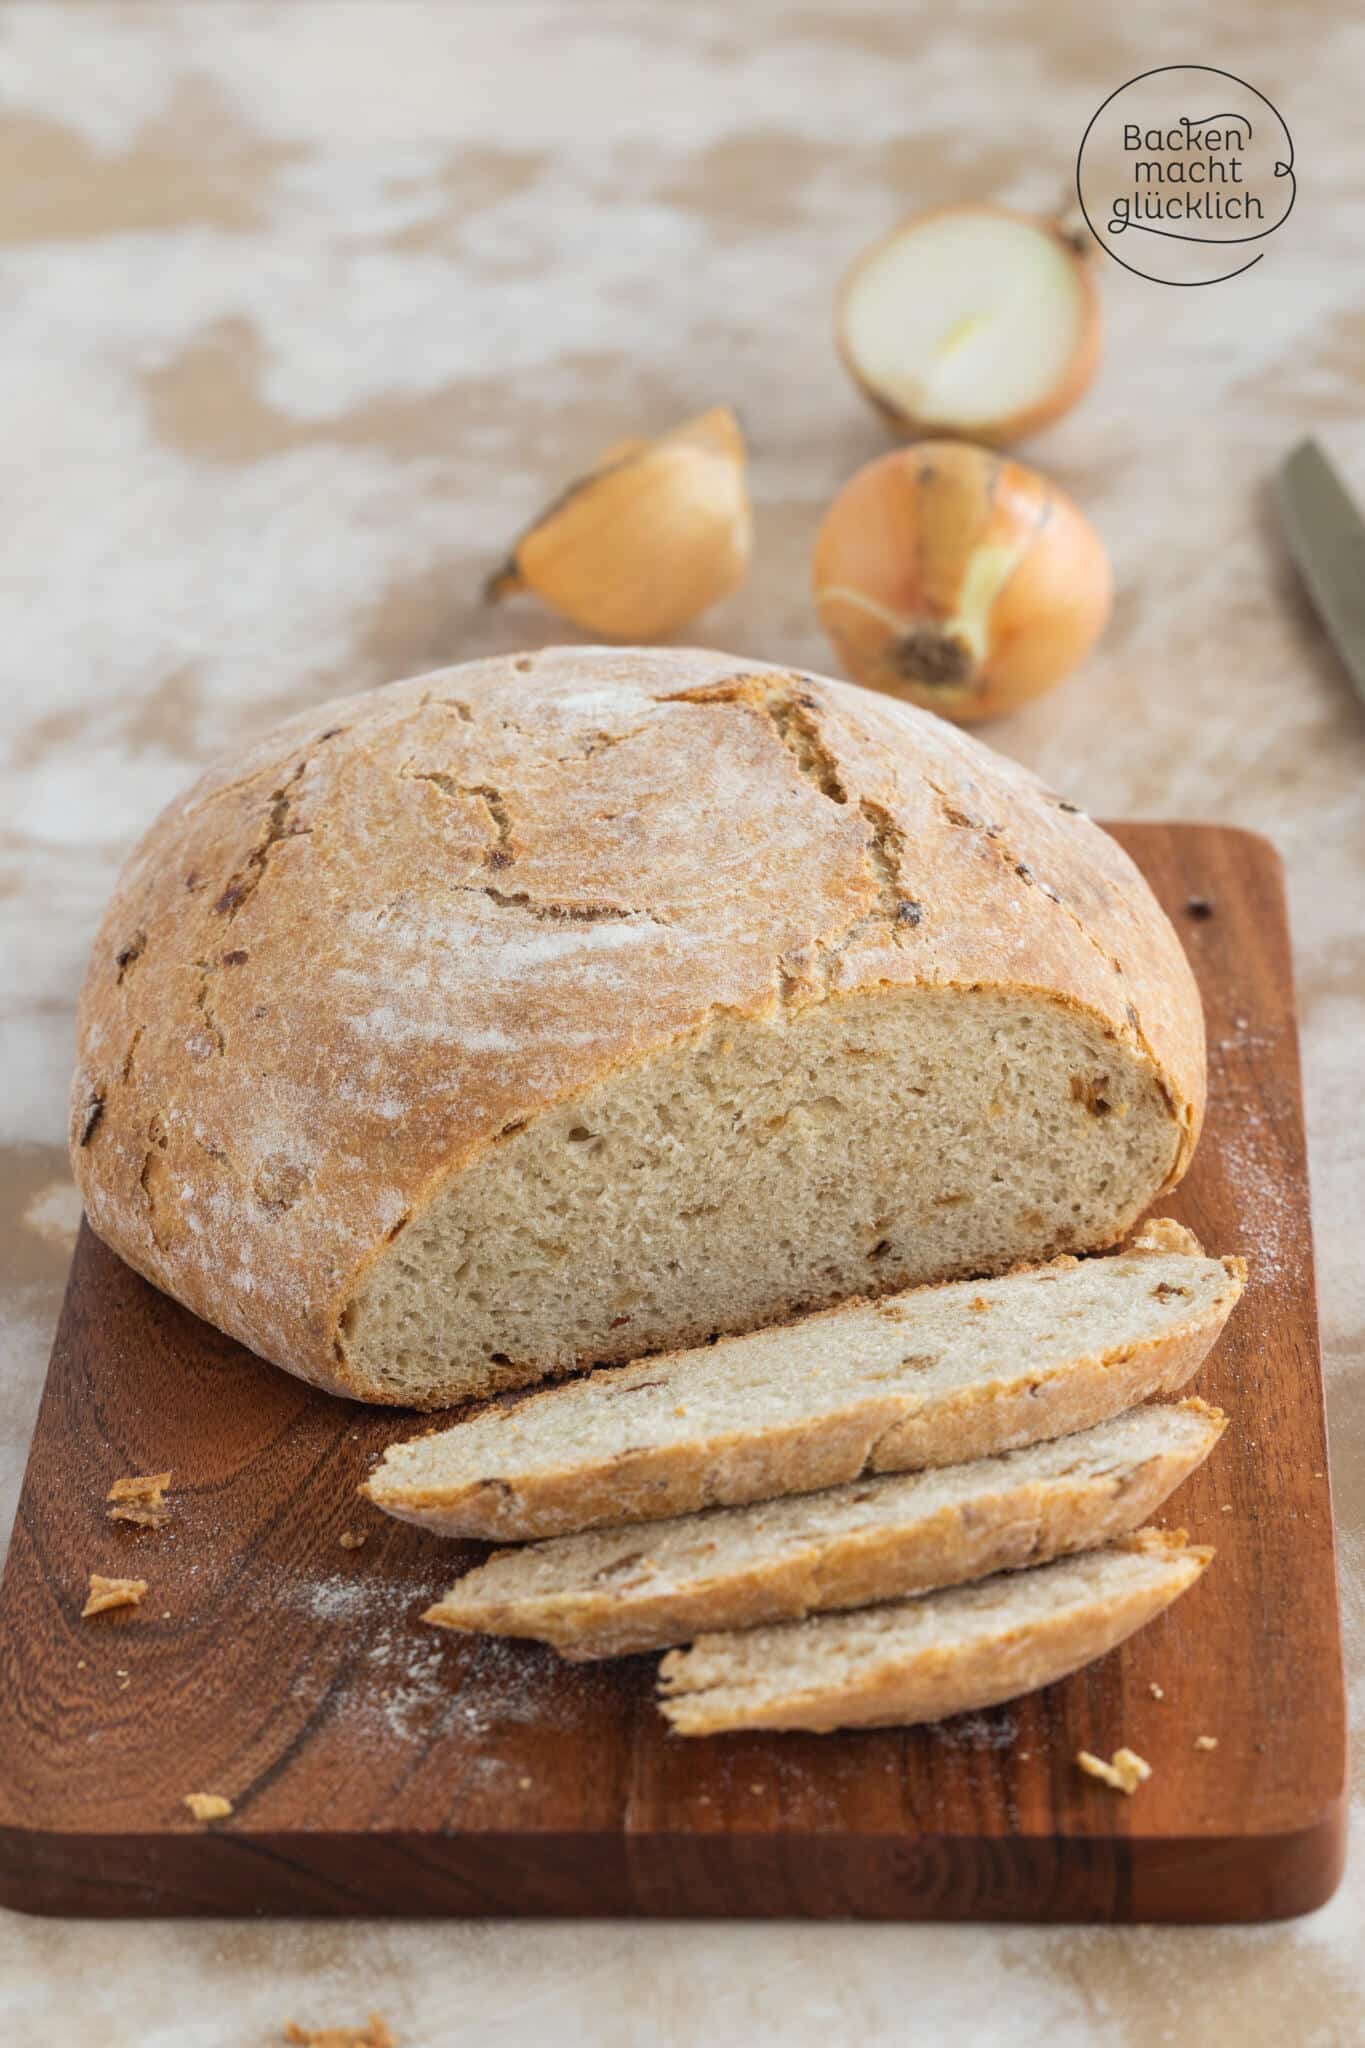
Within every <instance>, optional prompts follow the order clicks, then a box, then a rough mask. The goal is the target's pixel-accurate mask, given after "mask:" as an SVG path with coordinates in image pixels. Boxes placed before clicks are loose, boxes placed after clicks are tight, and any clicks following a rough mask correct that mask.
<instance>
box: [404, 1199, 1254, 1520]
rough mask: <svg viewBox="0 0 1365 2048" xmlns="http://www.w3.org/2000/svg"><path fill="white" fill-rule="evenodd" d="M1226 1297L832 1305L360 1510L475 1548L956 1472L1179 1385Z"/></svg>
mask: <svg viewBox="0 0 1365 2048" xmlns="http://www.w3.org/2000/svg"><path fill="white" fill-rule="evenodd" d="M1172 1228H1174V1226H1172ZM1183 1235H1184V1234H1182V1239H1183ZM1149 1241H1150V1242H1153V1243H1156V1242H1157V1241H1156V1240H1149ZM1244 1277H1245V1268H1244V1266H1243V1265H1242V1262H1241V1260H1240V1259H1209V1258H1204V1257H1203V1256H1202V1255H1200V1254H1198V1252H1197V1251H1195V1252H1190V1251H1183V1250H1165V1249H1160V1248H1157V1249H1150V1250H1148V1249H1137V1248H1133V1249H1130V1250H1129V1251H1127V1252H1122V1253H1119V1254H1117V1255H1115V1256H1113V1257H1110V1258H1097V1259H1086V1260H1075V1259H1059V1260H1057V1261H1056V1262H1055V1263H1053V1264H1051V1265H1048V1266H1043V1267H1037V1268H1033V1269H1031V1270H1027V1271H1023V1272H1017V1273H1011V1274H1006V1275H1005V1276H1004V1277H1003V1278H1001V1279H997V1280H987V1281H950V1282H948V1283H946V1284H945V1285H943V1286H940V1287H927V1288H917V1289H914V1290H912V1291H910V1292H908V1293H904V1294H895V1295H888V1296H885V1297H884V1298H883V1299H882V1300H880V1301H877V1302H865V1301H855V1302H849V1303H846V1304H845V1305H844V1306H843V1307H842V1308H838V1309H831V1310H826V1311H825V1312H824V1313H822V1314H820V1315H816V1316H808V1317H807V1318H806V1319H805V1320H804V1321H802V1322H797V1323H791V1324H787V1325H785V1326H783V1327H780V1328H777V1329H771V1330H758V1331H754V1332H753V1333H751V1334H750V1335H749V1336H746V1337H733V1338H729V1339H726V1340H723V1341H721V1342H720V1343H718V1344H712V1345H706V1346H703V1347H702V1348H701V1349H700V1350H695V1351H683V1352H675V1353H672V1354H668V1355H665V1356H663V1357H659V1358H648V1359H641V1360H639V1361H637V1363H635V1364H634V1365H628V1366H623V1367H620V1368H609V1369H607V1370H604V1371H599V1372H595V1373H592V1374H590V1375H588V1377H586V1378H585V1379H581V1380H577V1381H574V1382H573V1383H572V1384H570V1385H568V1386H565V1387H555V1388H551V1389H549V1390H548V1391H546V1392H544V1393H538V1394H532V1395H529V1396H527V1397H526V1398H525V1399H523V1400H521V1401H519V1402H517V1403H516V1404H515V1405H506V1404H495V1405H493V1406H491V1407H488V1408H486V1409H483V1410H481V1411H480V1412H479V1413H478V1414H476V1415H474V1416H471V1417H470V1418H469V1419H468V1420H467V1421H464V1422H460V1423H457V1424H456V1425H455V1427H454V1428H453V1429H448V1430H444V1431H441V1432H440V1433H438V1434H433V1435H429V1436H424V1437H418V1438H416V1439H415V1440H413V1441H410V1442H407V1443H399V1444H395V1445H391V1446H390V1448H389V1449H388V1451H387V1452H386V1453H385V1455H384V1458H383V1461H382V1462H381V1464H380V1465H379V1466H378V1468H377V1469H376V1470H375V1472H374V1473H373V1474H372V1475H371V1477H370V1479H369V1482H368V1484H367V1485H366V1487H365V1489H364V1491H365V1492H366V1493H367V1494H368V1496H369V1498H370V1499H371V1500H372V1501H373V1502H374V1503H375V1505H376V1506H377V1507H381V1508H384V1509H385V1510H387V1512H388V1513H390V1514H393V1515H398V1516H401V1517H402V1518H403V1519H405V1520H408V1521H413V1522H420V1523H422V1524H424V1525H425V1526H427V1527H429V1528H433V1529H441V1530H444V1531H445V1532H446V1533H447V1534H449V1535H455V1536H481V1537H487V1538H492V1539H493V1540H497V1539H499V1538H501V1539H506V1538H508V1537H512V1538H520V1537H532V1536H558V1535H563V1534H566V1533H568V1532H570V1531H572V1530H576V1529H587V1528H593V1527H598V1526H601V1525H603V1524H607V1525H610V1524H614V1523H621V1522H645V1521H658V1520H660V1519H662V1518H663V1517H665V1516H670V1515H681V1514H690V1513H692V1512H693V1511H694V1510H695V1509H697V1508H705V1507H723V1506H729V1505H733V1504H737V1503H740V1502H743V1501H751V1500H765V1499H771V1498H772V1497H773V1496H775V1495H777V1494H784V1493H813V1492H816V1491H817V1490H818V1489H819V1488H821V1487H825V1486H837V1485H839V1484H841V1483H842V1482H844V1481H846V1480H851V1479H858V1478H860V1477H861V1476H862V1475H863V1474H864V1473H871V1472H904V1471H913V1470H917V1469H919V1468H920V1467H923V1466H926V1465H957V1464H961V1463H963V1462H964V1461H965V1460H967V1459H969V1458H980V1457H989V1456H991V1455H993V1454H994V1453H995V1452H997V1451H1005V1450H1011V1449H1014V1448H1015V1447H1016V1446H1018V1445H1020V1444H1029V1443H1039V1442H1042V1441H1044V1440H1045V1439H1047V1438H1050V1437H1056V1436H1066V1435H1069V1434H1070V1433H1071V1432H1072V1431H1074V1430H1078V1429H1087V1428H1089V1427H1090V1425H1091V1424H1092V1423H1095V1422H1102V1421H1104V1420H1106V1419H1107V1418H1108V1417H1110V1416H1113V1415H1118V1414H1121V1413H1122V1411H1123V1410H1124V1409H1125V1408H1131V1407H1132V1406H1133V1405H1134V1403H1135V1402H1138V1401H1141V1400H1144V1399H1145V1398H1146V1397H1147V1396H1148V1395H1149V1394H1155V1393H1169V1392H1171V1391H1173V1390H1174V1389H1175V1388H1177V1387H1179V1386H1183V1384H1184V1383H1185V1381H1186V1380H1187V1379H1188V1378H1189V1377H1190V1375H1191V1373H1192V1372H1194V1370H1195V1368H1196V1367H1197V1366H1198V1365H1199V1364H1200V1362H1201V1360H1202V1359H1203V1357H1204V1355H1205V1353H1206V1352H1207V1350H1208V1348H1209V1346H1210V1345H1211V1344H1212V1343H1213V1341H1214V1339H1215V1337H1216V1336H1217V1335H1218V1333H1219V1331H1220V1330H1221V1329H1222V1327H1223V1324H1224V1322H1225V1321H1226V1319H1227V1316H1228V1314H1229V1311H1230V1310H1231V1308H1232V1306H1233V1303H1234V1302H1235V1301H1236V1300H1237V1297H1238V1295H1239V1294H1240V1293H1241V1290H1242V1284H1243V1280H1244Z"/></svg>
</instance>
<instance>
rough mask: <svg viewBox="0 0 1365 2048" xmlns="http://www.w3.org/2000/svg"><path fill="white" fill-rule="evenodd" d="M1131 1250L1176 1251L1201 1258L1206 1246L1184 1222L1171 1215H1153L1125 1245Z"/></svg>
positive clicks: (1126, 1248) (1192, 1257) (1127, 1249)
mask: <svg viewBox="0 0 1365 2048" xmlns="http://www.w3.org/2000/svg"><path fill="white" fill-rule="evenodd" d="M1124 1250H1125V1251H1129V1252H1176V1253H1180V1254H1183V1255H1184V1256H1185V1257H1187V1258H1191V1259H1201V1258H1202V1257H1203V1256H1204V1247H1203V1245H1202V1244H1201V1243H1200V1242H1199V1239H1198V1238H1197V1237H1196V1236H1195V1234H1194V1232H1193V1231H1192V1230H1187V1229H1186V1228H1185V1226H1184V1224H1183V1223H1177V1222H1176V1221H1175V1219H1174V1218H1173V1217H1171V1216H1153V1217H1151V1218H1150V1219H1149V1220H1148V1221H1147V1222H1146V1223H1144V1224H1143V1226H1142V1228H1141V1229H1140V1230H1139V1231H1138V1233H1137V1235H1136V1236H1135V1237H1132V1238H1130V1239H1129V1240H1128V1243H1127V1244H1126V1245H1125V1246H1124Z"/></svg>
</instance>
